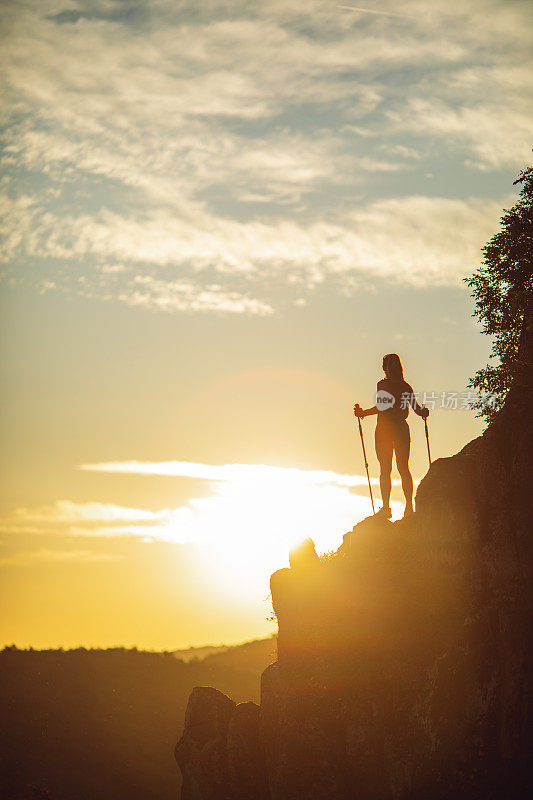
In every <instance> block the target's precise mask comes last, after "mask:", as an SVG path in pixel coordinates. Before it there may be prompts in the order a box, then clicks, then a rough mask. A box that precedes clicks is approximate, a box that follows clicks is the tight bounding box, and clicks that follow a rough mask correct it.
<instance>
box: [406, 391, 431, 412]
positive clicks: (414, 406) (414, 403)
mask: <svg viewBox="0 0 533 800" xmlns="http://www.w3.org/2000/svg"><path fill="white" fill-rule="evenodd" d="M409 402H410V404H411V407H412V409H413V411H414V412H415V414H418V416H419V417H423V418H424V419H425V418H426V417H429V408H426V407H425V406H421V405H420V404H419V403H418V401H417V399H416V397H415V393H414V392H410V394H409Z"/></svg>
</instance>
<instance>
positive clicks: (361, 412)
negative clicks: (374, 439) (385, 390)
mask: <svg viewBox="0 0 533 800" xmlns="http://www.w3.org/2000/svg"><path fill="white" fill-rule="evenodd" d="M353 413H354V414H355V416H356V417H371V416H372V414H377V413H378V410H377V408H376V406H372V408H367V409H366V410H365V409H364V408H361V406H360V405H359V404H358V403H356V404H355V405H354V407H353Z"/></svg>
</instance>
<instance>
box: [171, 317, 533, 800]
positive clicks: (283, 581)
mask: <svg viewBox="0 0 533 800" xmlns="http://www.w3.org/2000/svg"><path fill="white" fill-rule="evenodd" d="M532 398H533V314H532V309H531V308H530V309H529V311H528V313H526V315H525V318H524V324H523V329H522V335H521V342H520V347H519V350H518V359H517V365H516V370H515V378H514V381H513V384H512V386H511V388H510V391H509V393H508V395H507V398H506V401H505V404H504V405H503V408H502V409H501V410H500V411H499V412H498V413H497V414H496V415H495V417H494V419H493V421H492V422H491V424H490V425H489V427H488V428H487V430H486V431H485V433H484V434H483V435H482V436H480V437H479V438H477V439H475V440H474V441H472V442H470V443H469V444H468V445H467V446H466V447H464V448H463V449H462V450H461V451H460V452H459V453H457V454H456V455H455V456H452V457H450V458H442V459H438V460H437V461H435V462H433V464H432V466H431V468H430V470H429V472H428V474H427V475H426V477H425V478H424V479H423V480H422V482H421V484H420V486H419V488H418V491H417V497H416V513H415V514H413V515H411V516H409V517H408V518H405V519H404V520H402V521H399V522H396V523H391V522H389V521H388V520H387V519H384V518H382V517H381V518H380V517H370V518H368V519H367V520H364V521H363V522H361V523H360V524H359V525H357V526H355V528H354V530H353V531H351V532H349V533H347V534H346V536H345V537H344V541H343V544H342V545H341V547H340V548H339V550H338V551H337V552H336V553H334V554H332V555H331V556H330V557H328V558H318V557H317V555H316V552H315V550H314V546H313V545H312V543H311V542H307V543H305V544H304V546H303V547H302V548H300V550H299V551H296V552H295V553H293V554H292V555H291V559H290V564H291V566H290V569H282V570H278V571H277V572H275V573H274V575H273V576H272V579H271V588H272V601H273V606H274V611H275V613H276V616H277V620H278V626H279V633H278V652H277V661H276V663H274V664H272V665H270V666H269V667H267V669H266V670H265V672H264V673H263V676H262V682H261V701H260V705H257V704H255V703H253V702H247V703H240V704H236V703H235V702H234V701H233V700H232V699H230V698H228V697H227V696H225V694H224V693H223V692H221V691H218V690H216V689H213V688H209V687H197V688H195V690H194V691H193V692H192V694H191V697H190V699H189V703H188V707H187V712H186V718H185V729H184V732H183V735H182V737H181V738H180V739H179V741H178V743H177V745H176V751H175V755H176V760H177V762H178V764H179V765H180V767H181V770H182V772H183V776H184V780H183V789H182V795H181V797H182V800H220V799H221V798H224V800H248V799H249V798H251V797H253V798H257V799H259V800H359V799H360V798H362V799H364V800H450V798H453V800H525V799H526V798H529V797H532V796H533V764H532V759H531V753H532V751H533V748H532V744H533V704H532V694H531V688H532V686H533V675H532V671H533V640H532V637H531V630H532V623H533V596H532V592H531V585H532V583H533V536H532V533H533V525H532V519H533V491H532V490H533V483H532V475H533V415H532V413H531V403H532Z"/></svg>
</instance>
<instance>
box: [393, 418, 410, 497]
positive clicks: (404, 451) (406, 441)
mask: <svg viewBox="0 0 533 800" xmlns="http://www.w3.org/2000/svg"><path fill="white" fill-rule="evenodd" d="M394 450H395V453H396V466H397V467H398V472H399V473H400V478H401V479H402V489H403V493H404V496H405V508H406V510H408V511H409V510H411V509H412V508H413V476H412V475H411V471H410V469H409V453H410V450H411V433H410V431H409V425H408V424H407V422H404V423H402V424H401V425H398V431H397V435H396V437H395V442H394Z"/></svg>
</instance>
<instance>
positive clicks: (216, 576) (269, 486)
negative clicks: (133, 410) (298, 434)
mask: <svg viewBox="0 0 533 800" xmlns="http://www.w3.org/2000/svg"><path fill="white" fill-rule="evenodd" d="M81 468H82V469H87V470H95V471H101V472H123V473H131V474H146V475H175V476H177V477H178V476H180V477H193V478H200V479H205V480H209V481H212V482H213V483H212V485H211V489H212V492H213V494H212V495H211V496H210V497H201V498H193V499H191V500H189V502H188V503H187V505H185V506H182V507H180V508H176V509H172V510H170V509H169V510H167V511H166V513H165V518H164V519H163V518H160V519H159V524H154V525H151V526H142V527H141V526H137V527H136V526H128V527H127V528H126V529H125V530H123V531H122V532H123V533H126V532H129V533H131V532H132V531H135V529H137V531H138V535H143V536H146V537H147V538H149V539H158V540H161V539H163V540H165V541H174V542H176V543H184V542H191V543H196V544H197V545H199V547H200V549H201V551H202V556H201V561H202V569H203V571H204V572H205V571H206V570H208V572H209V581H210V582H211V583H213V582H214V583H216V584H218V585H219V586H220V588H223V589H224V591H226V592H230V593H232V594H235V595H236V596H238V597H243V596H245V597H248V598H249V599H250V600H251V599H257V598H258V597H260V596H262V597H264V596H266V595H267V594H268V585H269V578H270V575H271V573H272V572H274V571H275V570H276V569H280V568H281V567H285V566H288V554H289V551H290V550H291V549H292V548H293V547H295V546H296V545H297V544H298V543H300V542H301V541H302V540H303V539H305V538H306V537H308V536H309V537H311V538H312V539H313V541H314V542H315V545H316V548H317V551H318V552H319V553H325V552H328V551H331V550H334V549H336V548H337V547H338V546H339V545H340V544H341V542H342V536H343V534H345V533H346V532H347V531H349V530H351V528H352V527H353V525H355V524H356V523H357V522H359V521H360V520H361V519H363V518H364V517H366V516H368V515H369V514H371V513H372V509H371V505H370V500H369V497H368V494H355V493H354V492H353V491H351V490H352V489H353V488H355V487H361V491H364V487H365V486H366V477H365V476H360V475H342V474H338V473H335V472H331V471H329V470H300V469H289V468H284V467H272V466H266V465H264V464H225V465H221V466H215V465H207V464H197V463H189V462H179V461H171V462H160V463H141V462H136V461H133V462H119V463H108V464H86V465H82V467H81ZM372 483H373V484H375V483H377V481H376V480H375V479H373V480H372ZM392 508H393V513H394V516H395V517H396V518H397V517H398V516H400V515H401V506H400V504H399V503H393V504H392ZM112 530H113V529H112V528H111V529H110V528H106V529H105V533H106V534H109V533H112ZM95 532H96V531H95Z"/></svg>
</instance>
